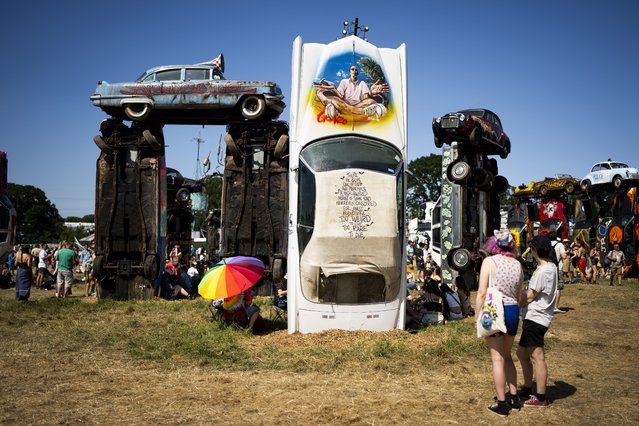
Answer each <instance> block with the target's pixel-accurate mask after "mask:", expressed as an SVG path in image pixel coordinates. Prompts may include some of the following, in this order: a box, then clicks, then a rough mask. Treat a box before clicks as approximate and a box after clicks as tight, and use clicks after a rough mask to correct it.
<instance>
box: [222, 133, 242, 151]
mask: <svg viewBox="0 0 639 426" xmlns="http://www.w3.org/2000/svg"><path fill="white" fill-rule="evenodd" d="M224 142H226V147H227V148H228V150H229V152H230V153H231V155H232V156H233V157H240V156H241V155H242V151H240V148H239V147H238V146H237V144H236V143H235V141H234V140H233V136H231V134H230V133H227V134H225V135H224Z"/></svg>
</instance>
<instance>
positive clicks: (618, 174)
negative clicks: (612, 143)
mask: <svg viewBox="0 0 639 426" xmlns="http://www.w3.org/2000/svg"><path fill="white" fill-rule="evenodd" d="M629 180H631V181H639V170H637V169H635V168H634V167H628V165H627V164H625V163H621V162H619V161H612V160H610V159H608V161H603V162H601V163H597V164H595V165H594V166H592V169H590V173H588V174H587V175H586V176H585V177H584V178H583V179H582V180H581V189H583V190H584V191H588V190H589V189H590V188H591V187H592V186H595V185H604V184H612V186H613V188H615V189H618V188H621V186H622V185H623V184H624V182H625V181H629Z"/></svg>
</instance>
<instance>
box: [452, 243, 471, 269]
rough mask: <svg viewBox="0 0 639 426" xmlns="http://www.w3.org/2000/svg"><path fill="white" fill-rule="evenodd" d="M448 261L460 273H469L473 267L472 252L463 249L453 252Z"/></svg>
mask: <svg viewBox="0 0 639 426" xmlns="http://www.w3.org/2000/svg"><path fill="white" fill-rule="evenodd" d="M446 260H447V261H448V264H449V265H450V266H451V267H452V268H453V269H455V270H456V271H460V272H461V271H467V270H468V269H470V267H471V265H472V258H471V256H470V252H469V251H468V250H466V249H465V248H462V247H459V248H456V249H453V250H451V251H450V252H449V253H448V256H447V257H446Z"/></svg>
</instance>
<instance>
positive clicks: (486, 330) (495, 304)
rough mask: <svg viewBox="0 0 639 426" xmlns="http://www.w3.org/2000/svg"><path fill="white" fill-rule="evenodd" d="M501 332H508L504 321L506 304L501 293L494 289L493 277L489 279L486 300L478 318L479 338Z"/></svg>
mask: <svg viewBox="0 0 639 426" xmlns="http://www.w3.org/2000/svg"><path fill="white" fill-rule="evenodd" d="M499 332H502V333H505V332H506V322H505V321H504V302H503V301H502V298H501V293H500V292H499V290H497V289H496V288H495V287H493V277H492V276H490V277H489V279H488V290H486V299H484V304H483V305H482V307H481V309H480V311H479V317H478V318H477V337H480V338H481V337H488V336H492V335H493V334H497V333H499Z"/></svg>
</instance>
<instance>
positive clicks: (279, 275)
mask: <svg viewBox="0 0 639 426" xmlns="http://www.w3.org/2000/svg"><path fill="white" fill-rule="evenodd" d="M283 279H284V265H283V262H282V259H273V281H274V282H276V283H278V284H279V283H281V282H282V280H283Z"/></svg>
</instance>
